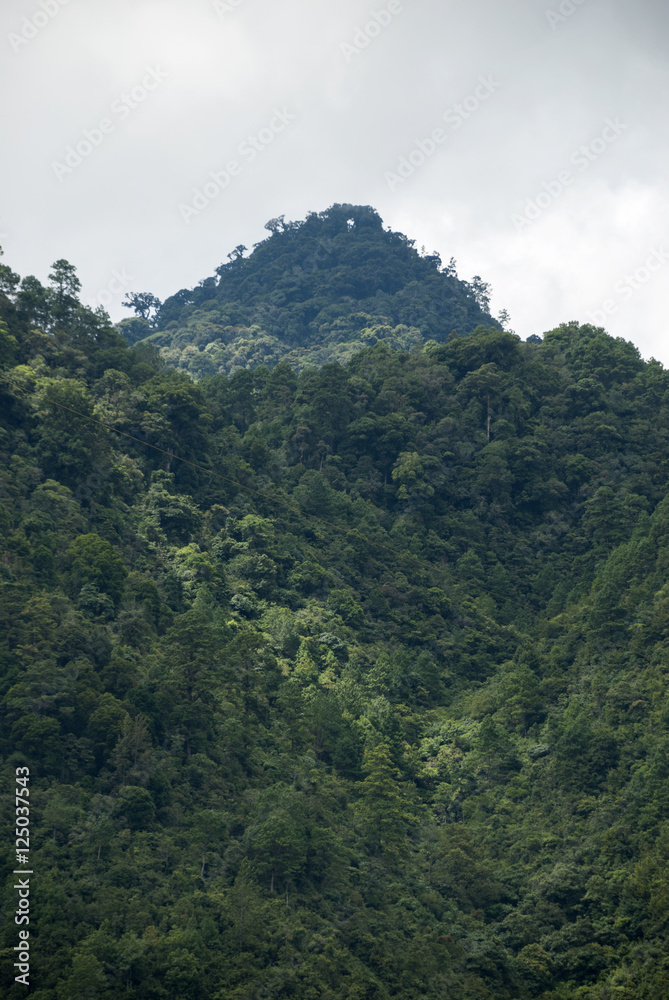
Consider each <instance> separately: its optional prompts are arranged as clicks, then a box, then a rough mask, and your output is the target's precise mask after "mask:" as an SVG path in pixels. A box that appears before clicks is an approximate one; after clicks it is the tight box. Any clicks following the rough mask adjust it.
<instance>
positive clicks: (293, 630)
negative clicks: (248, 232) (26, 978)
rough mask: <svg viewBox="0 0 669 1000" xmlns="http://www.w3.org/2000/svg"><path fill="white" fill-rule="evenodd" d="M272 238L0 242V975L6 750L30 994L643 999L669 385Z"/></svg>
mask: <svg viewBox="0 0 669 1000" xmlns="http://www.w3.org/2000/svg"><path fill="white" fill-rule="evenodd" d="M267 228H268V231H269V235H268V236H267V238H266V239H265V240H263V241H262V242H261V243H260V244H258V245H256V247H255V248H253V250H252V252H250V253H248V255H246V254H247V251H246V248H245V247H243V246H239V247H237V248H236V249H235V251H233V253H232V254H230V255H229V258H228V261H227V263H226V264H224V265H221V267H220V268H218V269H217V271H216V276H215V277H213V278H207V279H205V280H204V281H203V282H201V283H200V285H199V286H198V287H197V288H195V289H193V290H188V289H184V290H182V291H180V292H178V293H177V294H176V295H174V296H172V297H171V298H168V299H167V300H165V301H164V302H160V301H159V300H158V299H157V298H156V297H155V296H153V295H151V294H150V293H136V294H132V295H130V296H129V302H128V305H129V306H130V307H131V308H132V309H133V311H134V312H135V315H134V316H132V317H130V318H127V319H125V320H123V321H121V322H120V323H118V324H113V323H112V322H111V320H110V318H109V316H108V315H107V314H106V313H105V312H104V310H102V309H97V310H95V311H94V310H92V309H90V308H88V307H86V306H84V305H82V304H81V302H80V300H79V293H80V283H79V279H78V278H77V274H76V270H75V268H74V266H73V265H72V264H70V263H69V262H68V261H66V260H59V261H56V262H55V263H54V264H53V267H52V270H51V274H50V276H49V280H48V284H47V285H43V284H42V283H41V282H40V281H39V280H38V279H36V278H34V277H32V276H27V277H24V278H21V277H20V276H19V275H18V274H16V273H15V272H14V271H12V269H11V268H10V267H9V266H7V265H5V264H2V265H0V358H1V367H0V452H1V455H2V462H1V465H0V523H1V525H2V558H1V560H0V587H1V591H0V593H1V600H0V616H1V618H2V645H1V647H0V664H1V670H0V697H1V709H0V711H1V713H2V716H1V717H2V725H1V726H0V751H1V754H2V768H1V771H2V786H1V788H0V794H1V795H2V799H3V809H2V814H1V817H2V818H1V820H0V825H1V831H0V833H1V837H2V845H3V849H2V853H1V855H0V857H1V860H2V868H3V871H2V876H3V886H4V893H3V895H4V898H5V899H6V900H7V906H5V908H4V912H5V916H4V917H3V924H2V950H1V969H0V975H1V976H2V987H1V989H2V995H3V997H7V998H8V1000H15V998H22V997H24V996H26V995H27V992H28V991H27V989H26V986H25V985H23V983H21V982H16V980H15V975H16V970H15V968H14V962H15V961H16V958H15V956H16V951H15V948H16V946H17V942H18V927H17V925H16V923H15V918H14V910H15V908H16V903H15V898H16V890H15V889H14V888H13V886H15V884H16V878H17V876H16V875H15V874H14V870H15V869H16V867H17V860H16V852H15V839H16V834H15V801H14V800H15V789H16V774H17V769H24V768H29V774H30V784H29V792H30V797H29V803H30V816H31V819H30V829H31V836H30V851H29V858H30V861H29V865H30V870H31V872H32V873H33V874H32V875H31V883H30V885H31V900H30V907H31V908H30V926H29V932H30V996H31V997H32V998H34V1000H95V998H108V1000H130V998H133V1000H270V998H271V1000H274V998H276V1000H283V998H298V1000H368V998H369V1000H372V998H373V1000H423V998H425V1000H437V998H440V1000H446V998H448V1000H530V998H537V1000H577V998H578V1000H659V998H661V997H665V996H668V995H669V951H668V948H667V944H668V927H669V924H668V921H669V876H668V874H667V862H668V860H669V695H668V693H667V679H668V675H669V577H668V573H669V499H667V489H668V485H669V461H668V445H669V373H668V372H667V371H666V370H665V369H664V368H663V366H662V365H661V364H660V363H659V362H657V361H655V360H653V359H651V360H649V361H644V360H643V359H642V358H641V357H640V354H639V351H638V350H637V349H636V347H634V345H633V344H632V343H631V342H628V341H626V340H624V339H621V338H617V339H615V338H613V337H611V336H609V335H608V334H607V333H606V332H605V330H603V329H601V328H598V327H593V326H591V325H581V324H579V323H578V322H565V323H563V324H562V325H560V326H558V327H557V328H556V329H553V330H550V331H538V332H537V334H535V335H532V336H531V337H529V339H528V340H527V341H525V342H523V341H521V340H520V338H519V337H517V336H516V335H515V334H514V333H512V332H511V331H509V330H508V329H505V327H506V326H507V325H508V323H507V322H506V321H505V320H506V317H504V318H503V317H501V316H500V319H499V320H497V319H494V318H493V317H492V316H491V315H490V314H489V312H488V307H489V288H488V286H487V285H486V283H485V282H484V281H482V280H481V278H479V277H478V276H477V277H476V278H474V279H473V280H472V281H471V282H467V281H463V280H461V279H460V278H458V276H457V273H456V265H455V261H453V260H451V263H450V264H449V265H446V266H444V265H443V264H442V262H441V260H440V259H439V256H438V255H437V254H427V253H426V252H425V251H422V252H419V251H418V250H417V249H416V248H415V246H414V244H413V242H412V241H411V240H409V239H407V238H406V237H404V236H402V235H401V234H398V233H393V232H391V231H390V230H389V229H385V228H384V226H383V224H382V221H381V219H380V218H379V216H378V215H377V213H376V212H375V211H374V210H373V209H371V208H369V207H364V206H351V205H335V206H332V208H330V209H328V210H327V211H325V212H322V213H311V214H310V215H309V216H307V218H306V219H305V220H304V221H302V222H298V223H287V222H285V220H284V219H283V218H280V219H274V220H271V222H270V223H268V226H267ZM540 334H543V335H542V336H541V335H540ZM20 773H24V771H23V770H21V771H20ZM17 801H19V800H18V799H17Z"/></svg>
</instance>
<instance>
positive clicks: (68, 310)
mask: <svg viewBox="0 0 669 1000" xmlns="http://www.w3.org/2000/svg"><path fill="white" fill-rule="evenodd" d="M49 281H50V282H51V284H52V286H53V289H54V292H55V295H54V300H53V307H52V309H53V315H54V317H55V319H56V321H57V322H59V323H63V322H65V321H66V320H67V319H69V318H71V317H72V315H73V313H74V310H75V308H76V307H77V306H78V304H79V300H78V295H79V292H80V290H81V282H80V281H79V279H78V277H77V269H76V268H75V266H74V264H70V263H69V262H68V261H66V260H64V259H61V260H57V261H55V262H54V263H53V264H52V265H51V271H50V273H49Z"/></svg>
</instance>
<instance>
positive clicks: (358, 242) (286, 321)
mask: <svg viewBox="0 0 669 1000" xmlns="http://www.w3.org/2000/svg"><path fill="white" fill-rule="evenodd" d="M266 228H267V229H269V230H270V233H271V235H270V236H269V237H268V238H267V239H266V240H264V241H262V242H261V243H258V244H256V246H255V247H254V249H253V252H252V253H251V254H250V256H248V257H245V256H244V253H245V251H246V247H244V246H241V245H240V246H238V247H236V248H235V250H234V251H233V252H232V253H231V254H229V255H228V256H229V261H228V263H226V264H222V265H221V266H220V267H219V268H217V270H216V275H217V277H216V278H215V277H212V278H207V279H205V280H204V281H202V282H200V284H199V286H198V287H197V288H194V289H182V290H181V291H180V292H177V294H176V295H172V296H171V297H170V298H168V299H167V300H166V301H165V302H164V303H162V305H160V304H159V302H158V300H157V299H156V300H155V301H154V304H153V305H154V309H153V310H151V309H149V308H147V297H146V295H139V296H137V295H136V296H130V299H131V301H134V302H135V306H136V309H137V312H138V316H137V317H136V318H135V319H130V320H125V321H124V322H122V323H121V324H120V327H119V329H120V331H121V333H123V334H124V336H126V337H127V338H128V340H130V341H131V342H136V341H137V340H138V339H140V338H146V339H147V340H148V341H149V342H150V343H153V344H154V345H155V346H156V347H158V348H159V350H160V353H161V355H162V356H163V357H164V358H165V360H166V361H167V362H168V363H169V364H171V365H173V366H174V367H176V368H178V369H179V370H181V371H186V372H188V374H190V375H192V376H193V377H195V378H201V377H203V376H205V375H213V374H216V373H217V372H224V373H226V374H231V373H232V372H234V371H236V370H237V369H239V368H254V367H256V366H257V365H259V364H266V365H269V366H270V367H273V366H274V365H275V364H277V363H278V361H280V360H282V359H283V360H285V361H287V362H288V363H289V364H290V365H291V366H292V367H294V368H296V369H297V370H300V369H301V368H303V367H305V366H308V365H321V364H326V363H327V362H331V361H339V362H342V363H343V362H345V361H347V360H349V359H350V358H351V357H352V356H353V355H354V354H355V353H356V352H357V351H359V350H361V349H362V348H363V347H367V346H371V345H373V344H375V343H377V342H378V341H384V342H386V343H387V344H388V345H389V346H391V347H395V348H398V349H403V350H409V349H410V348H411V347H413V346H416V345H421V344H423V343H424V342H425V341H427V340H436V341H437V342H438V343H442V342H444V341H445V340H447V339H448V337H449V335H451V334H453V333H455V334H458V335H460V336H462V335H464V334H467V333H470V332H471V331H472V330H473V329H475V327H477V326H479V325H481V324H483V325H486V326H493V327H500V324H499V323H498V322H497V321H496V320H494V319H492V318H491V316H490V315H489V314H488V312H487V309H488V299H489V288H488V285H487V284H486V283H485V282H483V281H482V280H481V279H480V278H479V277H478V276H477V277H475V278H474V279H473V281H472V283H471V284H469V283H468V282H464V281H460V280H459V279H458V278H457V276H456V272H455V262H454V261H453V260H451V263H450V264H449V265H448V266H447V267H442V264H441V260H440V258H439V256H438V255H437V254H431V255H429V256H422V255H421V254H419V253H418V251H417V250H416V249H415V248H414V241H413V240H409V239H407V237H406V236H403V235H402V234H401V233H394V232H391V231H390V230H386V229H384V228H383V223H382V220H381V218H380V216H379V215H378V214H377V213H376V212H375V211H374V209H372V208H369V207H364V206H356V205H333V206H332V207H331V208H329V209H328V210H327V211H325V212H321V213H315V212H312V213H310V214H309V215H308V216H307V218H306V219H305V220H304V221H303V222H285V221H284V219H283V217H281V218H279V219H272V220H270V222H268V223H267V226H266ZM151 298H152V297H151V296H150V297H149V299H151ZM156 306H159V308H157V309H155V307H156ZM152 311H153V312H155V316H154V317H153V318H152V322H149V319H148V317H149V315H150V314H151V312H152ZM152 330H153V331H154V332H151V331H152Z"/></svg>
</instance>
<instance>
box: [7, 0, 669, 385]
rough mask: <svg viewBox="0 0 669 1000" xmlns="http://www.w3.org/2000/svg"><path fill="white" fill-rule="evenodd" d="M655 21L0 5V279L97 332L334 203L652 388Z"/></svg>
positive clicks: (595, 1)
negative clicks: (599, 335) (589, 336)
mask: <svg viewBox="0 0 669 1000" xmlns="http://www.w3.org/2000/svg"><path fill="white" fill-rule="evenodd" d="M668 29H669V4H667V2H666V0H580V2H577V0H453V2H444V0H375V2H367V0H337V2H333V0H331V2H329V3H323V2H321V3H319V2H314V0H282V2H281V3H270V2H269V0H216V2H212V0H66V2H64V0H5V3H3V4H2V9H1V11H0V45H2V46H4V52H3V58H2V59H1V60H0V80H1V82H2V94H3V100H2V109H1V110H0V128H1V134H2V136H3V138H4V144H3V146H4V148H3V155H2V158H1V160H0V163H1V167H0V169H1V170H2V175H3V176H2V187H1V191H2V198H1V200H0V233H2V236H0V243H2V245H3V246H4V249H5V258H4V263H6V264H9V265H10V266H11V267H13V269H14V270H15V271H18V272H19V273H20V274H22V275H26V274H35V275H37V277H39V278H40V279H41V280H43V281H45V280H46V277H47V274H48V271H49V269H50V265H51V263H52V262H53V261H54V260H56V259H58V258H61V257H65V258H67V259H68V260H69V261H70V262H71V263H73V264H75V265H76V267H77V268H78V272H79V276H80V278H81V281H82V283H83V291H82V297H83V298H84V300H85V301H87V302H89V303H94V302H102V303H103V304H104V305H105V306H106V307H107V308H108V311H109V312H110V314H111V316H112V318H113V319H115V320H116V319H120V318H123V317H124V316H127V315H130V313H128V312H127V311H126V310H124V309H123V308H122V307H121V302H122V299H123V295H124V293H125V292H126V291H151V292H153V293H154V294H156V295H158V296H159V297H160V298H165V297H167V296H168V295H170V294H172V293H174V292H176V291H178V290H179V289H180V288H183V287H192V286H193V285H196V284H197V283H198V282H199V281H200V280H202V279H203V278H206V277H208V276H209V275H211V274H213V272H214V269H215V268H216V267H217V266H218V265H219V264H221V263H222V262H224V261H225V260H226V258H227V255H228V253H230V251H231V250H232V249H233V247H235V246H236V245H237V244H239V243H243V244H245V245H246V246H248V247H249V248H251V247H252V245H253V244H254V243H255V242H258V241H259V240H262V239H264V238H265V236H267V235H268V234H267V232H266V231H265V230H264V228H263V227H264V224H265V222H267V220H268V219H270V218H272V217H273V216H277V215H285V216H286V217H287V218H288V219H302V218H304V216H305V215H306V213H307V212H309V211H322V210H324V209H326V208H327V207H328V206H330V205H331V204H333V203H334V202H352V203H355V204H364V205H372V206H374V207H375V208H376V209H377V211H378V212H379V213H380V214H381V216H382V218H383V219H384V221H385V223H386V224H387V225H389V226H391V227H392V228H393V229H396V230H400V231H402V232H404V233H406V234H407V235H408V236H409V237H411V238H413V239H415V240H416V243H417V246H418V247H420V246H422V245H424V246H425V248H426V250H427V251H428V252H431V251H434V250H436V251H438V252H439V253H440V254H441V256H442V258H443V260H444V262H445V263H446V262H448V260H449V259H450V258H451V257H455V258H456V260H457V263H458V273H459V275H460V277H461V278H465V279H467V280H469V279H471V278H472V276H473V275H475V274H479V275H480V276H481V277H482V278H483V279H484V280H485V281H488V282H489V283H490V284H491V286H492V289H493V298H492V310H493V312H495V313H498V312H499V310H500V309H502V308H505V309H507V310H508V311H509V313H510V315H511V324H510V325H511V327H512V328H513V329H514V330H515V331H516V332H517V333H518V334H520V335H521V336H522V337H523V338H525V337H527V336H529V335H530V334H532V333H539V334H541V333H542V332H544V331H545V330H547V329H550V328H552V327H554V326H556V325H557V324H558V323H561V322H566V321H568V320H571V319H578V320H580V321H582V322H596V323H597V324H598V325H603V326H605V327H606V329H607V330H608V331H609V332H610V333H612V334H614V335H615V336H622V337H625V338H626V339H628V340H632V341H633V342H634V343H635V344H636V345H637V346H638V347H639V349H640V351H641V353H642V355H643V356H644V357H650V356H651V355H653V356H655V357H656V358H658V359H660V360H661V361H663V363H664V364H665V365H666V366H668V367H669V338H668V336H667V335H668V334H669V327H668V323H667V315H668V313H669V308H668V303H667V292H666V290H667V287H668V286H669V281H668V277H669V192H668V191H667V177H668V176H669V163H668V156H667V153H668V151H669V135H668V127H669V115H668V114H667V108H668V102H667V98H668V96H669V71H668V58H667V56H668V53H669V31H668Z"/></svg>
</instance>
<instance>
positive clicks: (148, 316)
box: [123, 292, 162, 327]
mask: <svg viewBox="0 0 669 1000" xmlns="http://www.w3.org/2000/svg"><path fill="white" fill-rule="evenodd" d="M161 305H162V303H161V301H160V299H159V298H158V297H157V296H156V295H153V294H152V293H151V292H126V294H125V297H124V299H123V306H124V308H125V309H134V310H135V315H136V316H139V317H140V319H144V320H146V321H147V322H148V323H149V325H150V326H151V327H155V320H156V316H157V314H158V310H159V309H160V307H161Z"/></svg>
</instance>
